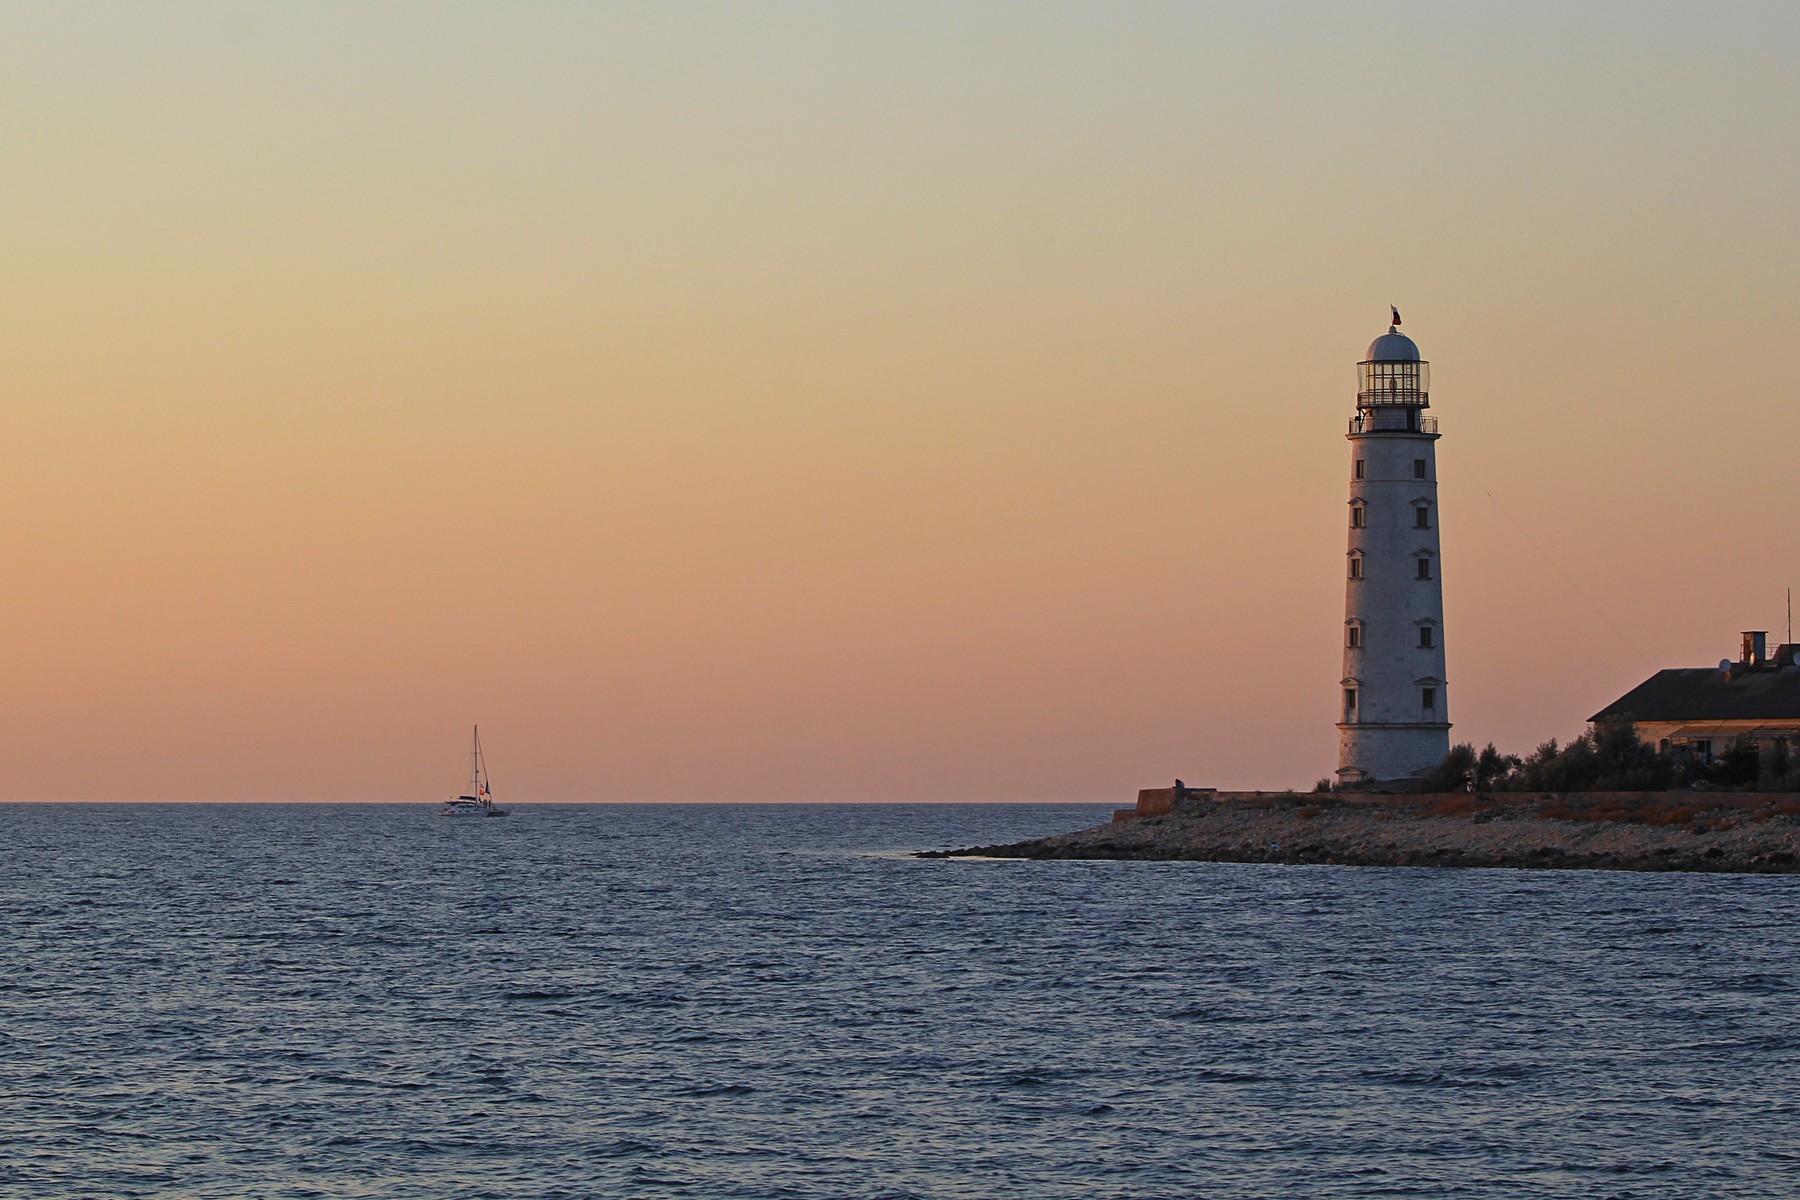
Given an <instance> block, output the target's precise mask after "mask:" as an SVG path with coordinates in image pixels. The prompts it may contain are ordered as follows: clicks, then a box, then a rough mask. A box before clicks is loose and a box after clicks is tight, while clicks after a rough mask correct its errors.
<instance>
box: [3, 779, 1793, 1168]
mask: <svg viewBox="0 0 1800 1200" xmlns="http://www.w3.org/2000/svg"><path fill="white" fill-rule="evenodd" d="M1101 815H1102V812H1101V810H1098V809H1070V808H1066V807H1058V808H1034V807H1018V806H1005V807H980V806H966V807H965V806H919V807H905V806H844V807H803V806H793V807H787V806H755V807H751V806H746V807H710V806H708V807H698V806H696V807H611V806H593V807H585V806H567V807H553V806H538V807H532V806H520V807H519V808H518V809H517V810H516V812H515V814H514V815H513V816H511V817H509V818H508V819H506V820H502V821H479V820H464V821H454V820H446V819H443V818H440V817H438V816H437V815H436V814H435V810H434V809H433V808H431V807H424V806H379V807H377V806H371V807H353V806H342V807H329V806H249V805H245V806H201V805H194V806H180V805H176V806H152V805H145V806H106V805H94V806H88V805H66V806H26V805H15V806H6V807H5V808H3V809H0V817H3V818H4V820H3V821H0V898H3V900H4V905H5V912H6V914H7V920H6V926H5V928H6V934H5V939H4V941H3V942H0V947H3V950H0V953H3V956H4V957H3V960H0V1195H5V1196H9V1197H10V1196H20V1197H26V1196H56V1197H78V1196H92V1197H129V1196H171V1197H174V1196H179V1197H238V1196H257V1197H301V1196H332V1197H338V1196H383V1197H387V1196H392V1197H434V1198H435V1197H556V1196H570V1197H573V1196H581V1197H587V1196H601V1197H607V1196H620V1197H633V1196H695V1197H731V1196H744V1197H807V1198H812V1197H817V1198H819V1200H837V1198H840V1197H870V1198H873V1197H893V1198H900V1197H981V1198H991V1197H1032V1198H1039V1197H1061V1196H1070V1197H1073V1196H1082V1197H1089V1196H1091V1197H1115V1196H1116V1197H1163V1196H1167V1197H1178V1196H1179V1197H1186V1196H1203V1197H1240V1196H1241V1197H1253V1196H1254V1197H1267V1196H1296V1197H1299V1196H1305V1197H1340V1196H1341V1197H1349V1196H1480V1197H1532V1196H1557V1197H1584V1198H1585V1197H1607V1196H1611V1197H1671V1198H1673V1197H1681V1198H1683V1200H1686V1198H1690V1197H1700V1196H1744V1197H1752V1196H1754V1197H1769V1196H1780V1195H1794V1194H1797V1193H1800V1034H1797V1031H1800V1024H1797V1022H1800V951H1797V950H1796V945H1795V929H1796V923H1797V921H1800V878H1795V877H1785V878H1756V877H1747V876H1697V875H1628V874H1607V873H1600V872H1513V871H1449V870H1446V871H1425V870H1406V869H1396V870H1377V869H1365V868H1342V867H1280V866H1255V865H1236V864H1205V863H1079V862H1046V863H1020V862H942V861H919V860H915V859H910V858H907V857H905V856H904V854H903V853H901V852H902V851H905V850H908V849H912V848H915V847H922V846H942V845H956V844H969V843H982V842H992V841H996V840H1004V839H1009V838H1014V837H1020V836H1026V835H1030V834H1036V833H1044V832H1051V831H1055V830H1060V829H1067V828H1074V827H1076V826H1079V825H1084V824H1089V823H1092V822H1093V821H1094V820H1096V819H1098V818H1099V817H1100V816H1101Z"/></svg>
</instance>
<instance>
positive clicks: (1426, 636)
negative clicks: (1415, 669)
mask: <svg viewBox="0 0 1800 1200" xmlns="http://www.w3.org/2000/svg"><path fill="white" fill-rule="evenodd" d="M1434 645H1435V643H1434V642H1433V640H1432V636H1431V626H1429V625H1421V626H1419V649H1421V650H1430V649H1432V648H1433V646H1434Z"/></svg>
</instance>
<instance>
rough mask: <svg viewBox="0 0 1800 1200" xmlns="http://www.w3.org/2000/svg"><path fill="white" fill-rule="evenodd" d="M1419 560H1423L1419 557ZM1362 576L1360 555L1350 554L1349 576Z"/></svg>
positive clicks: (1354, 577) (1355, 577)
mask: <svg viewBox="0 0 1800 1200" xmlns="http://www.w3.org/2000/svg"><path fill="white" fill-rule="evenodd" d="M1420 561H1424V560H1422V559H1421V560H1420ZM1362 577H1363V573H1362V555H1360V554H1352V555H1351V556H1350V578H1352V579H1361V578H1362Z"/></svg>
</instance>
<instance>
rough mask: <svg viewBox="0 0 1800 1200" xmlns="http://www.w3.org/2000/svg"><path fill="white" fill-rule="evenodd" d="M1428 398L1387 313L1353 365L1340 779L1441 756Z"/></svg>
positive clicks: (1410, 768)
mask: <svg viewBox="0 0 1800 1200" xmlns="http://www.w3.org/2000/svg"><path fill="white" fill-rule="evenodd" d="M1430 395H1431V375H1430V364H1429V363H1426V362H1425V361H1424V360H1422V359H1421V358H1420V357H1419V348H1418V347H1417V346H1416V345H1414V344H1413V340H1412V339H1411V338H1409V337H1407V336H1406V335H1405V334H1403V333H1401V332H1400V311H1399V310H1398V309H1395V310H1394V321H1393V325H1392V327H1390V328H1389V329H1388V331H1387V332H1386V333H1384V334H1382V335H1381V336H1380V337H1378V338H1376V339H1375V340H1374V342H1372V343H1371V344H1370V346H1369V354H1368V358H1367V359H1366V360H1365V361H1363V362H1361V363H1358V364H1357V367H1356V415H1355V416H1354V417H1352V418H1351V419H1350V435H1349V436H1350V512H1349V516H1348V518H1347V520H1348V524H1349V526H1350V553H1349V557H1348V561H1347V563H1346V566H1345V574H1346V576H1347V580H1346V583H1345V598H1344V679H1343V699H1342V702H1341V703H1342V708H1341V710H1340V718H1341V719H1340V720H1339V722H1338V769H1337V777H1338V782H1339V783H1340V784H1358V783H1375V782H1382V781H1400V780H1409V779H1412V778H1414V777H1416V776H1418V775H1421V774H1423V773H1424V772H1426V771H1428V770H1429V769H1431V768H1432V767H1434V766H1436V765H1437V764H1438V763H1439V762H1440V761H1442V759H1443V757H1444V755H1446V754H1448V753H1449V751H1450V707H1449V703H1448V700H1447V698H1446V696H1445V690H1444V584H1443V570H1442V559H1441V558H1440V557H1439V555H1438V506H1437V440H1438V432H1437V421H1436V420H1435V419H1433V418H1431V417H1428V416H1426V415H1425V410H1426V409H1427V408H1429V407H1430V406H1431V403H1430Z"/></svg>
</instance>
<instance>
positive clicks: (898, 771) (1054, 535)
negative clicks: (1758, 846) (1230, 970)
mask: <svg viewBox="0 0 1800 1200" xmlns="http://www.w3.org/2000/svg"><path fill="white" fill-rule="evenodd" d="M0 33H3V36H0V105H3V112H4V119H3V120H0V162H3V163H4V164H5V166H4V177H5V181H6V186H5V206H4V211H5V219H4V221H0V281H3V283H4V286H3V287H0V402H3V409H0V411H3V412H4V417H5V425H4V429H5V436H4V438H3V439H0V466H3V469H4V472H5V480H6V486H5V493H4V496H5V499H4V503H3V504H0V551H3V553H4V561H5V564H6V589H5V593H6V609H5V611H6V613H7V620H6V622H5V637H4V641H3V643H0V669H3V670H4V678H5V682H6V684H7V687H6V696H7V698H8V701H9V711H8V712H7V713H6V719H5V720H4V723H3V731H4V745H5V752H6V756H7V763H6V769H5V783H4V786H0V799H15V800H30V799H40V800H58V799H96V800H123V799H167V800H173V799H195V800H230V799H244V800H327V799H344V800H421V801H432V800H438V799H441V798H442V797H443V796H444V795H446V794H448V793H451V792H453V791H454V790H455V789H457V788H458V787H459V785H460V784H461V782H462V780H463V778H464V774H463V772H464V754H465V747H466V742H467V738H468V732H469V725H470V724H471V723H472V722H474V721H477V720H479V721H480V722H481V725H482V730H483V737H484V741H485V742H486V744H487V749H488V751H489V757H490V759H491V763H492V766H493V769H494V775H495V782H496V792H497V794H498V795H499V797H500V799H501V800H503V801H509V800H510V801H517V802H531V801H565V800H703V799H711V800H734V799H739V800H758V801H764V800H1031V799H1042V800H1093V801H1116V802H1119V803H1125V802H1128V801H1129V800H1130V799H1131V798H1132V797H1133V796H1134V794H1135V792H1136V789H1137V788H1139V787H1141V786H1152V785H1165V784H1167V783H1168V782H1169V781H1170V780H1172V779H1173V778H1174V777H1175V776H1176V775H1180V776H1182V777H1183V778H1184V779H1186V780H1187V782H1189V783H1190V784H1195V783H1199V784H1206V785H1213V786H1220V787H1278V786H1287V785H1299V786H1310V785H1311V784H1312V782H1313V781H1314V780H1315V779H1317V778H1319V777H1320V776H1323V775H1326V774H1328V773H1329V772H1330V771H1331V770H1332V769H1333V768H1334V767H1335V766H1336V758H1335V755H1336V731H1335V730H1334V728H1333V725H1332V722H1333V721H1334V720H1335V719H1336V710H1337V704H1338V687H1337V683H1338V678H1339V675H1340V673H1341V671H1340V665H1341V664H1340V651H1339V642H1340V638H1341V636H1342V624H1341V623H1342V617H1343V599H1344V597H1343V590H1344V581H1343V574H1344V567H1343V554H1344V522H1345V516H1346V508H1345V501H1346V499H1347V496H1348V490H1347V487H1348V485H1347V476H1348V462H1349V452H1348V445H1347V443H1346V442H1345V441H1344V438H1343V434H1344V429H1345V420H1346V418H1347V417H1348V416H1349V414H1350V411H1351V406H1352V401H1353V398H1354V390H1355V389H1354V383H1355V371H1354V364H1355V363H1356V361H1357V360H1358V359H1359V358H1360V357H1361V356H1362V351H1363V349H1364V348H1365V347H1366V345H1367V344H1368V342H1369V340H1370V339H1371V338H1372V337H1374V336H1375V335H1377V334H1379V333H1381V332H1383V331H1384V329H1385V328H1386V318H1387V311H1388V305H1389V304H1390V303H1392V304H1397V305H1399V306H1400V308H1401V310H1402V312H1403V313H1404V314H1405V317H1406V326H1405V328H1406V331H1407V332H1408V333H1409V334H1411V335H1412V336H1413V337H1414V338H1416V339H1417V341H1418V343H1419V345H1420V348H1421V350H1422V352H1423V353H1424V355H1425V357H1427V358H1428V359H1430V360H1431V362H1432V372H1433V384H1434V389H1433V413H1434V414H1435V415H1436V416H1437V417H1438V418H1439V419H1440V421H1441V423H1442V429H1443V432H1444V438H1443V440H1442V442H1440V443H1439V462H1440V473H1441V478H1442V492H1441V512H1442V530H1443V548H1444V559H1443V576H1444V581H1445V583H1444V587H1445V602H1446V608H1447V615H1446V645H1447V648H1448V656H1449V687H1448V699H1449V704H1450V716H1451V719H1452V720H1453V721H1454V722H1455V729H1454V730H1453V733H1452V736H1453V738H1454V739H1456V740H1459V741H1460V740H1473V741H1475V742H1476V743H1477V744H1479V743H1481V742H1485V741H1488V740H1494V741H1497V742H1499V743H1500V745H1501V746H1502V748H1503V749H1511V750H1524V749H1529V747H1530V746H1531V745H1533V744H1535V743H1536V742H1538V741H1541V740H1542V739H1544V738H1547V737H1551V736H1556V737H1560V738H1567V737H1568V736H1570V735H1572V734H1575V733H1578V732H1579V731H1580V730H1581V729H1582V727H1583V721H1584V719H1585V718H1586V717H1587V716H1588V715H1589V714H1591V713H1592V712H1594V711H1595V710H1597V709H1599V708H1601V707H1602V706H1603V705H1605V704H1606V703H1607V702H1609V701H1611V700H1612V699H1614V698H1615V697H1617V696H1618V695H1619V694H1621V693H1623V692H1624V691H1625V690H1627V689H1628V688H1629V687H1631V686H1632V685H1634V684H1635V683H1637V682H1638V681H1639V680H1640V679H1641V678H1643V677H1644V676H1645V675H1647V674H1649V673H1650V672H1651V671H1652V670H1654V669H1656V668H1659V667H1664V666H1695V665H1703V664H1707V663H1712V662H1716V661H1718V660H1719V659H1720V658H1721V657H1725V656H1727V655H1732V654H1734V653H1735V644H1736V640H1737V633H1738V631H1739V630H1741V629H1747V628H1766V629H1770V630H1772V631H1774V633H1775V640H1780V637H1781V635H1782V633H1783V631H1784V624H1783V623H1784V620H1785V618H1784V610H1783V604H1784V589H1785V588H1787V587H1788V586H1790V585H1800V561H1797V559H1796V555H1795V550H1794V538H1793V534H1794V530H1795V529H1796V527H1797V524H1800V488H1797V487H1796V480H1800V337H1797V336H1796V332H1797V330H1800V218H1797V216H1796V214H1797V212H1800V122H1796V119H1795V118H1796V114H1797V113H1800V72H1796V71H1795V70H1794V63H1795V62H1796V61H1797V58H1800V8H1796V7H1795V6H1794V5H1792V4H1777V3H1765V4H1730V3H1725V4H1711V5H1693V4H1670V3H1641V2H1634V3H1591V4H1590V3H1584V4H1568V3H1555V4H1551V3H1509V4H1506V5H1498V4H1480V5H1477V4H1442V3H1435V4H1411V3H1389V4H1384V5H1380V6H1370V5H1302V4H1283V3H1242V4H1198V3H1168V4H1091V5H1090V4H1053V3H1037V2H1034V3H1004V4H1002V3H983V4H975V5H970V4H966V3H956V4H950V3H943V4H934V3H905V4H833V3H818V4H756V5H737V4H733V5H725V4H718V5H691V4H675V3H655V4H642V5H607V6H596V5H590V4H586V3H580V4H577V3H568V4H558V3H536V4H529V5H517V4H497V3H489V4H475V3H452V2H446V0H433V2H431V3H388V4H372V3H371V4H347V3H309V4H305V5H293V4H252V3H224V2H218V3H211V2H196V3H157V4H119V3H57V4H8V5H5V6H4V7H3V8H0Z"/></svg>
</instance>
